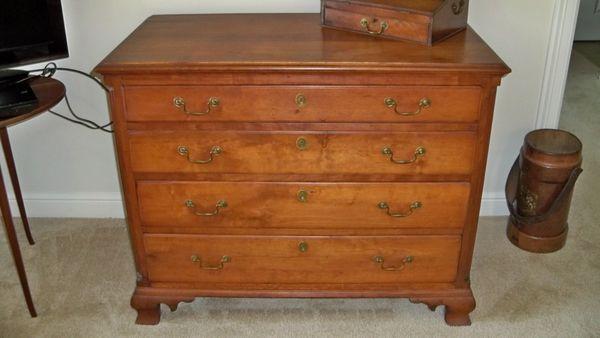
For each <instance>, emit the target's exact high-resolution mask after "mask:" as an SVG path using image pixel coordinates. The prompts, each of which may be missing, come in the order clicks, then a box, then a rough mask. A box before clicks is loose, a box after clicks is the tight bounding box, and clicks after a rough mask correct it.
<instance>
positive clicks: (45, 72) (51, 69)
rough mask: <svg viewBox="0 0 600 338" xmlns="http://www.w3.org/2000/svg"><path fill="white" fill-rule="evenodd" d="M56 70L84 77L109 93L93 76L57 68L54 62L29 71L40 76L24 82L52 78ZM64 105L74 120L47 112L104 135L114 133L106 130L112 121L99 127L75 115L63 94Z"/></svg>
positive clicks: (69, 69) (75, 70) (53, 112)
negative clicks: (37, 78)
mask: <svg viewBox="0 0 600 338" xmlns="http://www.w3.org/2000/svg"><path fill="white" fill-rule="evenodd" d="M58 70H61V71H67V72H72V73H76V74H79V75H83V76H85V77H87V78H89V79H91V80H93V81H94V82H96V84H98V85H99V86H100V87H101V88H102V89H103V90H104V91H105V92H107V93H108V92H110V90H109V89H108V87H106V86H105V85H104V83H102V82H101V81H100V80H98V79H97V78H95V77H94V76H92V75H90V74H87V73H85V72H82V71H80V70H77V69H72V68H64V67H58V66H57V65H56V63H54V62H50V63H48V64H47V65H46V66H45V67H44V68H43V69H34V70H31V71H29V72H30V73H38V72H39V73H40V75H33V76H29V77H28V78H27V79H26V80H30V79H32V78H36V77H45V78H51V77H53V76H54V74H55V73H56V71H58ZM65 103H66V104H67V109H68V110H69V112H70V113H71V115H72V116H73V117H74V119H73V118H70V117H67V116H65V115H63V114H60V113H57V112H55V111H53V110H51V109H49V110H48V111H49V112H50V113H51V114H53V115H55V116H57V117H60V118H62V119H64V120H66V121H69V122H72V123H75V124H78V125H81V126H84V127H86V128H88V129H92V130H100V131H103V132H106V133H114V131H113V130H111V129H107V128H108V127H110V126H111V125H112V124H113V122H112V121H111V122H109V123H107V124H104V125H99V124H97V123H96V122H94V121H92V120H88V119H85V118H83V117H81V116H79V115H77V114H75V111H74V110H73V107H72V106H71V102H70V101H69V97H68V96H67V95H66V94H65Z"/></svg>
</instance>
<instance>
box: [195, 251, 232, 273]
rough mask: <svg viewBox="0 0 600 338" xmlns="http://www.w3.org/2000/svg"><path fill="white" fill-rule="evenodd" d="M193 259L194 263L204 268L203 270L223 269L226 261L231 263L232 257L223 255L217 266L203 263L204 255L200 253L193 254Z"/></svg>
mask: <svg viewBox="0 0 600 338" xmlns="http://www.w3.org/2000/svg"><path fill="white" fill-rule="evenodd" d="M191 260H192V262H193V263H198V264H200V268H202V269H203V270H223V268H224V267H225V264H226V263H231V257H229V256H223V257H221V261H220V262H219V265H217V266H210V265H204V264H203V263H202V257H200V256H198V255H192V257H191Z"/></svg>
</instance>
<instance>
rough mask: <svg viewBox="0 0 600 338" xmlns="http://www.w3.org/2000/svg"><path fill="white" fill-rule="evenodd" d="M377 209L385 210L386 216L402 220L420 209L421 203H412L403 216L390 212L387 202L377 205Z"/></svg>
mask: <svg viewBox="0 0 600 338" xmlns="http://www.w3.org/2000/svg"><path fill="white" fill-rule="evenodd" d="M377 207H379V209H382V210H385V211H386V212H387V214H388V215H389V216H391V217H397V218H404V217H408V216H410V215H412V214H413V213H414V211H415V210H417V209H421V208H422V207H423V203H421V202H419V201H415V202H412V203H411V204H410V206H409V207H408V211H407V212H406V213H404V214H403V213H393V212H391V211H390V205H389V204H388V202H379V204H377Z"/></svg>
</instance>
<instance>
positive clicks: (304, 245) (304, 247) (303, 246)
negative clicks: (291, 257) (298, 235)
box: [298, 242, 308, 252]
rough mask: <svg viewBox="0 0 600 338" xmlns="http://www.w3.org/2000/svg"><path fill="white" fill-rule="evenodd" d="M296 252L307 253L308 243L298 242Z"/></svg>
mask: <svg viewBox="0 0 600 338" xmlns="http://www.w3.org/2000/svg"><path fill="white" fill-rule="evenodd" d="M298 250H300V252H307V251H308V243H306V242H300V243H299V244H298Z"/></svg>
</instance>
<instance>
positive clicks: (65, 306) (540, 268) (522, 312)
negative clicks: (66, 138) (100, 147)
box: [0, 45, 600, 337]
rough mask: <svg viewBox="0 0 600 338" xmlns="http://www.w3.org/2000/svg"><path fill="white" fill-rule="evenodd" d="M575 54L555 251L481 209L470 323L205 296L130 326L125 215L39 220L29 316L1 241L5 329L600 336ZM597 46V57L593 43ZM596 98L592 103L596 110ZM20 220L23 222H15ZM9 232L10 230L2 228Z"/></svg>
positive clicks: (592, 168)
mask: <svg viewBox="0 0 600 338" xmlns="http://www.w3.org/2000/svg"><path fill="white" fill-rule="evenodd" d="M584 47H585V48H584V49H585V52H586V53H578V52H577V51H576V52H575V53H574V60H575V61H576V62H575V66H574V68H575V69H574V71H573V72H572V74H571V76H570V82H569V88H568V90H567V98H566V103H565V113H564V114H563V121H561V123H562V126H563V128H565V129H568V130H571V131H574V132H575V133H576V134H578V135H579V136H580V138H582V140H583V141H584V144H585V150H584V156H585V172H584V174H583V175H582V177H581V178H580V181H579V183H578V186H577V190H576V194H575V198H574V204H573V208H572V211H571V219H570V223H571V233H570V235H569V240H568V243H567V246H566V247H565V248H564V249H563V250H562V251H560V252H557V253H554V254H549V255H535V254H529V253H526V252H523V251H520V250H518V249H517V248H515V247H513V246H512V245H511V244H510V243H509V242H508V241H507V240H506V239H505V236H504V230H505V218H483V219H482V220H481V222H480V231H479V235H478V238H477V246H476V250H475V258H474V264H473V273H472V280H473V290H474V293H475V296H476V298H477V302H478V305H477V309H476V310H475V311H474V312H473V314H472V320H473V325H472V326H471V327H462V328H453V327H448V326H446V325H445V323H444V321H443V316H442V308H438V310H437V311H436V312H435V313H432V312H430V311H429V310H428V309H427V308H426V307H425V306H424V305H413V304H410V303H409V302H408V301H406V300H395V299H377V300H295V299H287V300H265V299H219V298H214V299H198V300H196V301H195V302H194V303H192V304H182V305H181V306H180V308H179V310H178V311H177V312H175V313H171V312H169V311H168V310H167V308H166V307H163V319H162V322H161V324H160V325H159V326H154V327H143V326H136V325H134V324H133V322H134V320H135V311H134V310H132V309H131V308H130V307H129V297H130V296H131V292H132V290H133V287H134V275H135V274H134V270H133V263H132V256H131V250H130V248H129V242H128V237H127V231H126V229H125V225H124V223H123V221H121V220H89V219H88V220H83V219H79V220H77V219H76V220H57V219H34V220H32V227H33V233H34V236H35V238H36V240H37V244H36V245H35V246H34V247H30V246H27V245H26V244H25V243H26V241H25V240H24V238H25V237H24V235H23V233H22V232H21V233H20V238H21V243H22V245H23V252H24V257H25V263H26V266H27V271H28V274H29V279H30V282H31V286H32V290H33V295H34V299H35V303H36V306H37V309H38V312H39V317H38V318H36V319H32V318H29V316H28V313H27V309H26V307H25V303H24V301H23V298H22V294H21V289H20V286H19V283H18V280H17V277H16V273H15V270H14V267H13V264H12V258H11V257H10V253H9V251H8V249H7V245H6V243H5V240H4V238H2V239H0V264H1V265H0V266H1V269H0V301H1V307H0V336H1V337H120V336H133V337H136V336H137V337H150V336H156V337H241V336H275V337H287V336H298V337H313V336H324V337H399V336H423V337H432V336H455V337H495V336H503V337H516V336H527V337H593V336H599V335H600V224H599V220H600V195H599V194H600V193H599V192H600V179H598V177H597V176H598V175H597V173H598V172H599V169H600V144H599V143H600V139H599V138H598V136H599V135H598V134H599V131H600V115H599V114H598V107H600V95H598V93H600V80H598V79H597V78H595V76H594V75H593V74H595V73H596V72H598V71H599V68H598V66H597V65H595V64H594V63H593V62H590V61H589V60H588V59H587V58H586V56H585V55H587V54H589V53H588V52H589V51H590V48H591V50H592V52H593V50H594V48H596V47H594V46H593V45H592V46H591V47H590V46H584ZM592 54H593V55H598V54H595V53H592ZM593 107H595V108H593ZM17 226H20V224H17ZM0 237H3V236H0Z"/></svg>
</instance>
